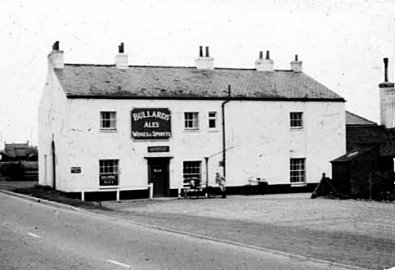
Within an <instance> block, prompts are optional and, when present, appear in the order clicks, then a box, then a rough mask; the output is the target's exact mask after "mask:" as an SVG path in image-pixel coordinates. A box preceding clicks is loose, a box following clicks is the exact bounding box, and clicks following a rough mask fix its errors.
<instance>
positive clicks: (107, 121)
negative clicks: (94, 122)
mask: <svg viewBox="0 0 395 270" xmlns="http://www.w3.org/2000/svg"><path fill="white" fill-rule="evenodd" d="M100 129H103V130H115V129H117V113H116V112H100Z"/></svg>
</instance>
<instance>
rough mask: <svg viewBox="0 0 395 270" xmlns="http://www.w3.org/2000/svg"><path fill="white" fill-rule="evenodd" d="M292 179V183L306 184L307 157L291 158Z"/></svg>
mask: <svg viewBox="0 0 395 270" xmlns="http://www.w3.org/2000/svg"><path fill="white" fill-rule="evenodd" d="M290 181H291V184H304V183H305V182H306V171H305V159H304V158H291V159H290Z"/></svg>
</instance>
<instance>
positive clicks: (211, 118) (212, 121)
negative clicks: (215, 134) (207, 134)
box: [208, 112, 217, 129]
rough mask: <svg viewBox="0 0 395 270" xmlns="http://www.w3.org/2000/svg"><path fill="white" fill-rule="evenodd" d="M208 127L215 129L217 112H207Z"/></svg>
mask: <svg viewBox="0 0 395 270" xmlns="http://www.w3.org/2000/svg"><path fill="white" fill-rule="evenodd" d="M208 127H209V128H212V129H215V128H217V112H208Z"/></svg>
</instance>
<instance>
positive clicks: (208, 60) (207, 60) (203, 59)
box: [195, 46, 214, 70]
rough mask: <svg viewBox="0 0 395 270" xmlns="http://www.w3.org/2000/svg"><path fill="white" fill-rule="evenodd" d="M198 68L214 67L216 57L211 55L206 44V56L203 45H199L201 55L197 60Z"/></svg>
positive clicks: (211, 68) (207, 68)
mask: <svg viewBox="0 0 395 270" xmlns="http://www.w3.org/2000/svg"><path fill="white" fill-rule="evenodd" d="M195 65H196V68H197V69H206V70H213V69H214V58H212V57H210V53H209V47H208V46H206V56H203V46H199V57H198V58H197V59H196V60H195Z"/></svg>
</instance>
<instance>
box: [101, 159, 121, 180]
mask: <svg viewBox="0 0 395 270" xmlns="http://www.w3.org/2000/svg"><path fill="white" fill-rule="evenodd" d="M118 163H119V162H118V159H102V160H99V167H100V176H99V179H100V180H99V181H100V186H116V185H118V174H119V167H118Z"/></svg>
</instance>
